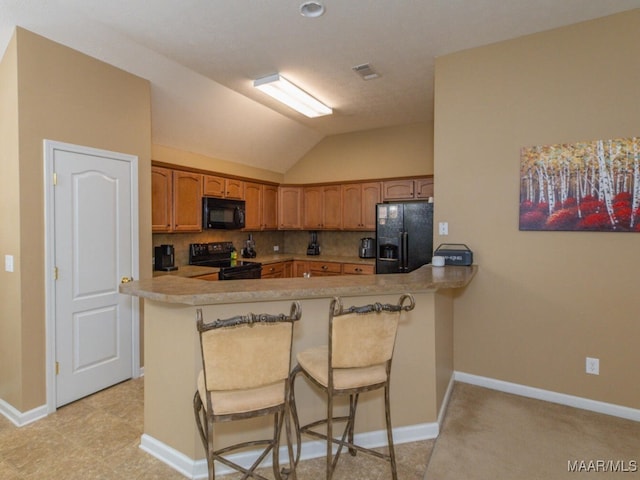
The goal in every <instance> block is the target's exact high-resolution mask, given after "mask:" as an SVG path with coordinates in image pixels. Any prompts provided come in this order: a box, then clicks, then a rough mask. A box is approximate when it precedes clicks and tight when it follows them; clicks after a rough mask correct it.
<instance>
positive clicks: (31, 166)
mask: <svg viewBox="0 0 640 480" xmlns="http://www.w3.org/2000/svg"><path fill="white" fill-rule="evenodd" d="M14 42H15V44H16V45H17V65H18V69H17V70H18V83H17V91H18V111H19V156H16V155H15V151H14V154H13V155H11V156H10V157H9V158H8V159H7V161H3V171H12V170H13V171H14V172H15V170H16V168H17V169H18V170H19V185H16V184H14V185H12V186H11V187H10V192H12V194H13V195H19V198H20V203H19V205H20V210H19V218H16V217H15V215H10V216H9V217H8V218H7V217H5V214H4V211H3V216H2V221H3V224H4V225H5V226H7V228H8V229H10V230H13V231H14V232H19V233H14V235H19V240H18V242H17V243H16V242H15V237H13V242H14V243H16V244H15V245H10V246H11V247H12V249H17V251H14V252H12V253H14V254H15V255H16V256H17V258H18V259H19V262H18V263H17V265H16V267H17V270H18V271H19V274H14V275H15V276H14V277H11V280H10V283H9V285H10V286H11V287H10V288H12V289H13V290H14V291H17V292H18V296H19V298H21V299H22V300H23V301H22V302H21V303H20V304H17V301H16V300H13V301H12V302H9V305H8V306H7V305H6V304H4V303H2V304H1V305H0V317H1V318H2V319H3V323H4V321H5V319H8V322H9V323H10V324H13V323H14V322H15V323H16V324H19V325H20V327H19V330H20V331H19V332H15V330H18V328H13V330H14V332H13V333H14V334H16V333H17V334H18V335H19V337H18V338H16V337H5V336H2V337H1V338H0V351H2V352H4V351H6V350H5V349H7V348H9V349H14V348H15V347H14V343H16V342H18V343H20V344H21V345H22V351H21V356H20V360H19V367H18V368H19V369H20V370H21V374H20V375H19V378H17V377H16V376H15V375H14V374H11V375H9V378H4V376H3V377H2V378H0V384H2V385H3V389H4V388H7V389H8V390H9V391H10V393H9V394H7V396H6V397H3V398H4V400H6V401H7V402H9V403H10V404H12V405H13V406H14V407H15V408H17V409H18V410H20V411H23V412H24V411H27V410H30V409H32V408H34V407H37V406H40V405H43V404H44V403H45V402H46V388H45V298H44V282H45V280H44V263H45V262H44V218H43V214H42V211H43V202H44V191H43V154H42V152H43V140H44V139H51V140H57V141H62V142H68V143H74V144H79V145H86V146H90V147H95V148H102V149H106V150H112V151H117V152H123V153H129V154H133V155H137V156H138V157H139V205H140V208H139V232H140V250H141V252H148V251H150V250H151V229H150V223H151V219H150V214H151V212H150V210H151V205H150V204H151V179H150V154H151V151H150V150H151V133H150V130H151V123H150V122H151V121H150V113H151V107H150V88H149V83H148V82H147V81H146V80H143V79H141V78H139V77H136V76H134V75H131V74H129V73H126V72H124V71H122V70H118V69H116V68H114V67H112V66H110V65H107V64H105V63H102V62H100V61H98V60H95V59H93V58H90V57H88V56H86V55H83V54H80V53H78V52H76V51H74V50H71V49H69V48H66V47H63V46H61V45H59V44H56V43H53V42H51V41H49V40H47V39H44V38H42V37H40V36H37V35H35V34H33V33H31V32H28V31H26V30H22V29H18V30H17V31H16V38H15V39H14ZM12 45H14V43H12ZM8 55H9V57H8V59H9V60H11V56H12V54H11V50H10V52H9V54H8ZM5 61H7V57H5ZM3 70H4V69H3ZM3 87H4V83H3ZM11 90H12V89H10V92H11ZM3 91H4V88H3ZM2 95H3V96H4V93H3V94H2ZM8 95H9V98H11V95H15V94H11V93H9V94H8ZM4 109H5V108H4V106H3V107H2V108H1V109H0V110H2V111H4ZM3 115H4V114H3ZM9 131H10V130H9ZM0 135H5V126H4V125H3V126H2V128H0ZM3 148H4V147H3ZM16 151H17V150H16ZM3 153H4V152H3ZM13 176H14V178H15V173H14V175H13ZM13 202H15V200H13ZM9 222H11V223H9ZM2 242H3V245H2V246H3V248H4V247H5V245H4V239H3V240H2ZM2 253H5V252H4V251H3V252H2ZM7 253H9V252H7ZM140 275H141V277H148V276H150V275H151V265H150V262H149V261H148V257H147V256H145V255H141V265H140ZM3 279H4V277H3ZM16 282H19V285H16V284H15V283H16ZM3 288H4V282H3ZM0 372H3V370H0ZM3 373H4V372H3ZM5 382H7V383H8V386H6V387H5V386H4V385H5Z"/></svg>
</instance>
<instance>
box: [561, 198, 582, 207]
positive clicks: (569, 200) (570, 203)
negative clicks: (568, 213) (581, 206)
mask: <svg viewBox="0 0 640 480" xmlns="http://www.w3.org/2000/svg"><path fill="white" fill-rule="evenodd" d="M576 205H578V202H577V201H576V199H575V198H573V197H569V198H567V199H566V200H565V201H564V203H563V204H562V208H572V207H575V206H576Z"/></svg>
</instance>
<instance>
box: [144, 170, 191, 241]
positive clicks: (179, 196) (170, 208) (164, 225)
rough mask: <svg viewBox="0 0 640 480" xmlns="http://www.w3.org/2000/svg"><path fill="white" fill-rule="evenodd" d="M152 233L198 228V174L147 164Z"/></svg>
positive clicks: (189, 230) (185, 230)
mask: <svg viewBox="0 0 640 480" xmlns="http://www.w3.org/2000/svg"><path fill="white" fill-rule="evenodd" d="M151 224H152V231H153V232H200V231H202V175H200V174H198V173H189V172H182V171H179V170H171V169H169V168H162V167H151Z"/></svg>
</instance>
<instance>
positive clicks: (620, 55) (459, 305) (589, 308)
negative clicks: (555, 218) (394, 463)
mask: <svg viewBox="0 0 640 480" xmlns="http://www.w3.org/2000/svg"><path fill="white" fill-rule="evenodd" d="M638 58H640V10H635V11H632V12H630V13H626V14H620V15H615V16H611V17H607V18H602V19H598V20H596V21H591V22H587V23H582V24H578V25H574V26H570V27H567V28H562V29H558V30H553V31H549V32H545V33H541V34H536V35H532V36H527V37H524V38H520V39H517V40H513V41H508V42H502V43H499V44H495V45H491V46H487V47H484V48H478V49H474V50H469V51H464V52H460V53H457V54H453V55H449V56H445V57H442V58H439V59H438V60H437V63H436V90H435V93H436V105H435V118H436V123H435V147H434V150H435V177H436V178H437V180H438V181H437V182H436V184H435V189H436V191H435V194H436V198H437V199H438V201H437V207H436V213H435V216H436V219H435V221H436V222H438V221H445V220H446V221H448V222H449V233H450V235H449V237H439V236H438V235H437V234H436V235H435V242H434V244H435V245H437V244H439V243H441V242H444V241H447V242H465V243H468V244H469V246H470V247H471V248H472V250H473V251H474V254H475V260H476V263H478V264H479V266H480V269H479V273H478V275H476V278H475V279H474V280H473V282H472V283H471V284H470V285H469V287H468V288H467V289H466V291H464V293H462V294H461V295H457V297H456V299H455V303H454V313H455V332H454V338H455V347H454V366H455V369H456V370H458V371H463V372H468V373H471V374H476V375H482V376H486V377H491V378H495V379H500V380H505V381H509V382H515V383H519V384H524V385H529V386H532V387H540V388H543V389H548V390H552V391H557V392H562V393H566V394H571V395H577V396H579V397H585V398H590V399H594V400H600V401H604V402H610V403H614V404H619V405H624V406H628V407H632V408H640V382H638V366H639V365H640V348H638V340H639V339H640V321H639V313H638V312H640V295H638V286H639V284H640V283H639V279H638V272H640V248H638V245H640V236H639V235H638V234H632V233H597V232H593V233H586V232H585V233H578V232H520V231H519V230H518V200H519V150H520V148H521V147H524V146H531V145H543V144H555V143H564V142H569V143H571V142H577V141H581V140H595V139H608V138H616V137H631V136H637V135H639V134H640V108H639V105H638V99H639V98H640V62H638ZM586 356H592V357H598V358H600V375H599V376H592V375H586V374H585V357H586Z"/></svg>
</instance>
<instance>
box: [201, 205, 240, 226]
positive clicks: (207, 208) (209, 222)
mask: <svg viewBox="0 0 640 480" xmlns="http://www.w3.org/2000/svg"><path fill="white" fill-rule="evenodd" d="M244 218H245V203H244V200H227V199H225V198H214V197H203V198H202V227H203V228H219V229H226V230H234V229H238V228H244Z"/></svg>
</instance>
